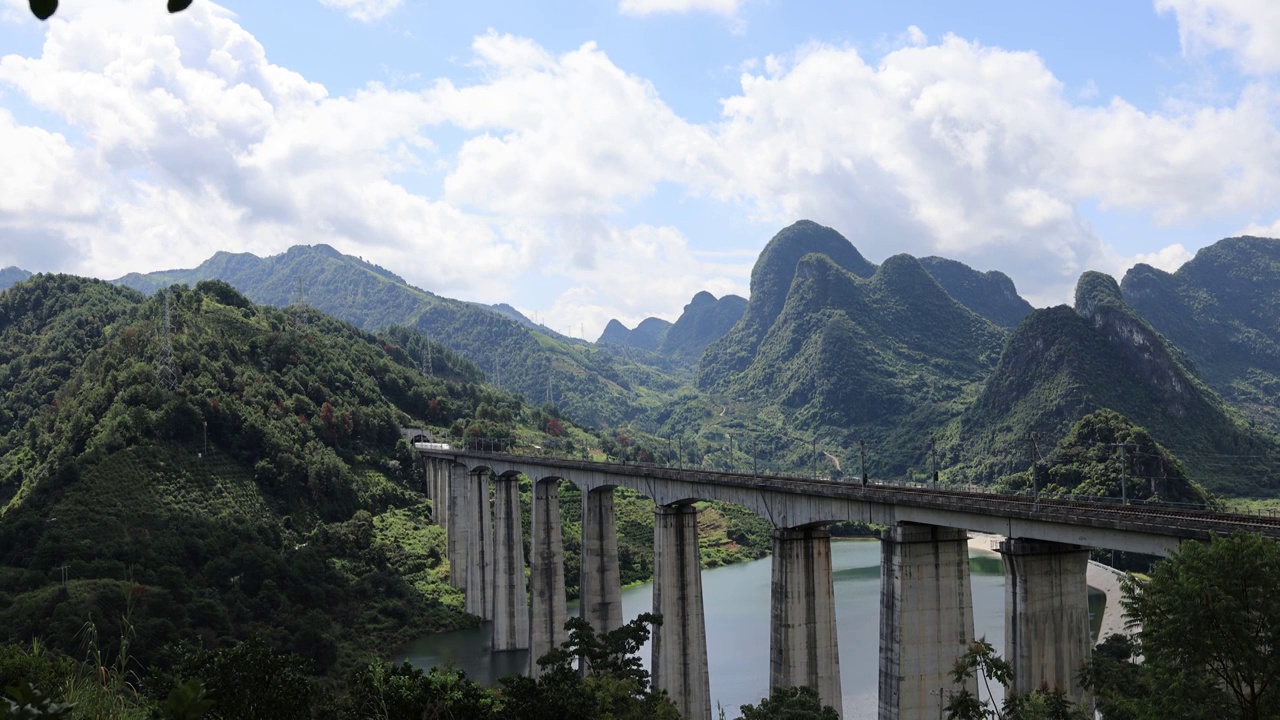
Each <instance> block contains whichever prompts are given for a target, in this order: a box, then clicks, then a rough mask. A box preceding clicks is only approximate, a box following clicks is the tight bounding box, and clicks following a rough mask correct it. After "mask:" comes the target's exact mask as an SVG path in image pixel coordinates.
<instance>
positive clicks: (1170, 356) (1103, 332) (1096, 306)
mask: <svg viewBox="0 0 1280 720" xmlns="http://www.w3.org/2000/svg"><path fill="white" fill-rule="evenodd" d="M1101 409H1111V410H1115V411H1117V412H1119V413H1121V414H1123V415H1124V416H1125V417H1127V418H1130V419H1131V420H1133V421H1134V422H1136V423H1138V424H1140V425H1142V426H1143V427H1145V428H1147V429H1148V430H1149V431H1150V432H1151V434H1152V436H1153V437H1155V438H1156V439H1157V440H1158V441H1159V442H1160V443H1161V444H1163V445H1164V446H1165V447H1168V448H1169V449H1170V450H1171V451H1173V452H1174V453H1175V454H1176V455H1178V456H1179V457H1181V458H1182V459H1183V461H1184V462H1185V463H1186V465H1187V468H1188V470H1189V472H1190V473H1191V476H1192V477H1193V478H1196V479H1197V480H1199V481H1200V482H1202V483H1203V484H1204V485H1205V486H1207V487H1209V488H1210V489H1212V490H1216V491H1219V492H1231V493H1245V494H1248V493H1269V492H1274V491H1275V489H1276V488H1275V484H1274V479H1273V478H1272V477H1270V472H1269V470H1268V468H1270V467H1274V459H1273V458H1274V453H1275V452H1276V443H1275V440H1274V438H1272V437H1270V436H1268V435H1267V434H1266V433H1264V432H1260V431H1258V430H1256V429H1254V428H1251V427H1249V426H1248V425H1247V423H1244V422H1243V421H1242V419H1241V418H1240V416H1239V415H1238V413H1236V412H1235V411H1234V410H1232V409H1231V408H1230V407H1229V406H1228V405H1227V404H1226V403H1224V402H1223V401H1222V399H1221V398H1220V397H1218V395H1217V394H1216V393H1214V392H1213V390H1211V389H1210V388H1208V387H1207V386H1206V385H1205V384H1204V383H1203V382H1201V381H1200V380H1199V379H1198V378H1197V377H1196V376H1195V375H1194V374H1193V373H1192V372H1191V371H1190V370H1189V369H1188V368H1187V367H1186V365H1185V364H1184V363H1183V361H1182V356H1181V353H1180V352H1179V351H1178V349H1177V348H1175V347H1172V346H1171V345H1169V343H1168V342H1167V341H1166V340H1165V338H1163V337H1162V336H1161V335H1160V334H1159V333H1156V332H1155V331H1154V330H1152V328H1151V327H1150V326H1149V325H1148V324H1147V323H1146V322H1145V321H1143V320H1142V319H1141V318H1140V317H1138V316H1137V315H1136V314H1135V313H1134V312H1133V310H1132V309H1130V308H1129V307H1128V306H1127V305H1126V304H1125V302H1124V299H1123V298H1122V297H1121V294H1120V288H1119V287H1118V286H1117V284H1116V282H1115V280H1113V279H1112V278H1111V277H1109V276H1106V275H1102V274H1101V273H1085V274H1084V275H1083V276H1082V277H1081V278H1080V282H1079V283H1078V286H1077V289H1076V306H1075V308H1074V309H1072V308H1069V307H1065V306H1060V307H1055V308H1048V309H1045V310H1036V311H1034V312H1033V313H1032V314H1031V315H1030V316H1028V317H1027V319H1026V320H1024V321H1023V322H1022V323H1021V324H1020V325H1019V326H1018V327H1017V328H1016V329H1015V330H1014V332H1013V335H1012V336H1011V337H1010V339H1009V342H1008V344H1007V345H1006V347H1005V350H1004V353H1003V355H1002V356H1001V358H1000V364H999V365H998V366H997V367H996V369H995V372H994V373H993V374H992V376H991V378H990V379H989V380H988V381H987V383H986V385H985V387H984V389H983V392H982V394H981V395H979V397H978V399H977V401H976V402H975V403H973V405H972V406H971V407H970V408H968V409H967V410H966V411H965V413H964V415H963V416H962V417H961V418H959V419H958V420H957V421H956V422H955V423H954V424H953V425H952V427H951V428H949V436H948V439H949V445H948V446H947V450H946V462H945V463H944V465H945V466H946V467H949V468H952V470H951V472H953V473H955V474H957V475H958V476H968V477H972V478H973V479H975V480H977V481H980V482H989V481H992V480H995V479H996V478H998V477H1001V476H1003V475H1007V474H1009V473H1011V472H1013V471H1015V470H1019V469H1023V468H1026V467H1027V465H1028V464H1029V460H1028V456H1029V450H1030V448H1029V445H1028V437H1029V434H1030V433H1032V432H1035V433H1039V434H1040V435H1041V436H1042V437H1043V438H1044V440H1045V441H1046V442H1047V443H1053V442H1057V441H1058V440H1059V439H1061V438H1063V437H1065V436H1066V435H1067V433H1068V431H1069V429H1070V428H1071V427H1072V425H1073V424H1074V423H1075V422H1076V421H1078V420H1080V419H1081V418H1083V417H1084V416H1086V415H1088V414H1090V413H1093V412H1095V411H1097V410H1101Z"/></svg>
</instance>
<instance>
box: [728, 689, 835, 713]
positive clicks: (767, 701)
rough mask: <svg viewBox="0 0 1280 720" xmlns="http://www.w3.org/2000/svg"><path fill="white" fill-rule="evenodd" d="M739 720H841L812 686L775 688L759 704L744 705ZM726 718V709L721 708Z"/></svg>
mask: <svg viewBox="0 0 1280 720" xmlns="http://www.w3.org/2000/svg"><path fill="white" fill-rule="evenodd" d="M740 709H741V711H742V715H741V716H739V718H738V720H840V713H839V712H838V711H837V710H836V709H835V708H833V707H831V706H830V705H823V704H822V700H820V699H819V698H818V692H817V691H816V690H814V689H813V688H810V687H789V688H774V689H773V692H772V693H771V694H770V695H769V697H767V698H762V699H761V700H760V704H759V705H743V706H742V707H741V708H740ZM720 718H721V720H723V719H724V709H723V708H721V710H720Z"/></svg>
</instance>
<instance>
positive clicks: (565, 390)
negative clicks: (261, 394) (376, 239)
mask: <svg viewBox="0 0 1280 720" xmlns="http://www.w3.org/2000/svg"><path fill="white" fill-rule="evenodd" d="M213 278H216V279H219V280H223V281H226V282H228V283H230V284H231V285H232V286H234V287H236V288H237V289H238V290H240V291H241V292H242V293H244V295H245V296H246V297H248V298H249V299H250V300H253V301H254V302H258V303H264V304H268V305H275V306H278V307H279V306H286V305H289V304H294V303H299V302H305V304H307V305H309V306H311V307H314V308H316V309H317V310H320V311H321V312H324V313H327V314H329V315H333V316H334V317H337V318H341V319H343V320H346V321H348V322H350V323H352V324H354V325H356V326H357V327H360V328H364V329H366V330H379V329H382V328H385V327H388V326H391V325H403V326H406V327H410V328H412V329H414V330H416V331H418V332H421V333H422V334H424V335H426V336H427V337H429V338H432V339H433V340H437V341H439V342H440V343H442V344H444V345H445V346H447V347H449V348H450V349H451V350H453V351H454V352H457V353H458V354H460V355H462V356H463V357H465V358H467V359H468V360H471V361H472V362H474V363H475V364H476V365H478V366H479V367H480V368H481V369H482V370H484V372H485V374H486V375H487V376H488V377H489V379H490V380H491V381H492V382H494V383H495V384H497V385H499V386H500V387H502V388H504V389H507V390H512V391H514V392H517V393H519V394H521V395H523V396H524V397H525V398H527V399H529V400H531V401H535V402H539V403H542V402H546V401H548V400H550V401H551V402H553V403H554V404H556V405H557V406H559V407H561V408H563V409H564V410H566V411H567V412H568V413H570V414H571V415H572V416H573V417H574V418H576V419H577V420H578V421H580V422H584V423H587V424H591V425H613V424H618V423H621V422H623V421H625V420H628V419H631V418H634V417H637V416H639V415H641V414H642V413H644V412H645V411H646V409H647V408H651V407H654V406H656V405H657V404H658V400H656V399H655V398H654V397H653V393H652V391H646V390H645V389H643V388H633V387H632V386H631V384H632V378H631V376H629V375H627V374H624V373H623V372H622V370H621V369H620V365H622V364H624V363H626V362H627V360H625V359H621V358H618V357H617V355H616V354H615V353H614V352H612V351H610V350H608V349H607V348H596V347H593V346H591V345H588V344H586V343H583V342H581V341H574V340H570V339H568V338H564V337H562V336H557V335H554V334H549V333H545V332H541V331H539V330H536V329H534V328H531V327H529V326H528V323H529V321H528V319H527V318H524V320H523V322H521V321H520V320H518V319H515V318H514V317H512V316H510V313H506V312H505V311H503V310H502V309H501V308H499V309H496V310H495V309H494V308H492V307H489V306H482V305H478V304H474V303H467V302H462V301H459V300H452V299H449V298H444V297H440V296H438V295H434V294H432V293H429V292H426V291H424V290H420V289H418V288H415V287H413V286H411V285H408V284H407V283H405V281H404V280H403V279H402V278H400V277H399V276H397V275H395V274H394V273H392V272H390V271H388V270H385V269H383V268H380V267H378V266H376V265H371V264H369V263H366V262H364V261H362V260H360V259H358V258H354V257H352V256H350V255H343V254H342V253H339V252H338V251H337V250H334V249H333V248H331V247H329V246H327V245H317V246H314V247H307V246H297V247H293V248H290V249H289V250H288V252H285V253H283V254H281V255H275V256H272V257H267V258H259V257H256V256H254V255H248V254H238V255H233V254H230V253H218V254H216V255H214V256H213V257H212V258H210V259H209V260H208V261H206V262H204V263H203V264H201V265H200V266H199V267H197V268H194V269H191V270H173V271H166V272H159V273H150V274H148V275H137V274H134V275H126V276H124V277H122V278H120V279H119V280H117V281H116V282H118V283H120V284H123V285H127V286H129V287H133V288H136V289H139V290H142V291H144V292H153V291H154V290H155V289H156V288H158V287H162V286H164V285H166V284H169V283H187V284H194V283H196V282H199V281H201V280H207V279H213ZM511 312H514V310H512V311H511ZM516 315H519V314H518V313H516ZM520 317H523V316H520ZM648 372H649V373H651V374H652V373H659V374H661V371H660V370H658V369H656V368H650V369H649V370H648ZM657 384H658V385H661V384H663V382H662V380H661V378H659V379H658V381H657Z"/></svg>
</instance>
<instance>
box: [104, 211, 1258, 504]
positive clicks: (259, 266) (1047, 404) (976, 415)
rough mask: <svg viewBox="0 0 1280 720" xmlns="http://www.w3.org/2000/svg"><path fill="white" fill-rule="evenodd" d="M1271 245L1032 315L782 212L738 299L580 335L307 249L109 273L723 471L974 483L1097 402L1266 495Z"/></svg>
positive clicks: (924, 264) (1225, 249)
mask: <svg viewBox="0 0 1280 720" xmlns="http://www.w3.org/2000/svg"><path fill="white" fill-rule="evenodd" d="M1277 245H1280V243H1278V242H1277V241H1275V240H1268V239H1262V238H1233V239H1228V240H1224V241H1221V242H1219V243H1217V244H1215V245H1213V246H1210V247H1209V248H1206V249H1204V250H1202V251H1201V252H1200V253H1199V255H1198V256H1197V258H1196V259H1195V260H1193V261H1192V262H1190V263H1188V264H1187V266H1186V267H1184V268H1183V269H1181V270H1179V271H1178V272H1177V273H1173V274H1168V273H1162V272H1160V271H1157V270H1154V269H1152V268H1150V267H1148V266H1143V265H1139V266H1137V267H1135V268H1134V269H1133V270H1132V271H1130V273H1129V274H1128V275H1127V276H1126V278H1125V282H1124V284H1123V292H1122V293H1121V292H1118V291H1115V290H1114V287H1113V286H1114V285H1115V283H1114V282H1113V281H1110V280H1109V279H1105V278H1104V277H1103V276H1099V275H1097V274H1086V275H1085V276H1084V277H1082V278H1081V288H1082V290H1087V292H1084V291H1082V293H1081V294H1080V300H1079V301H1078V302H1077V304H1076V308H1075V310H1072V309H1070V308H1051V309H1047V310H1036V311H1032V308H1031V306H1030V304H1028V303H1027V302H1026V301H1025V300H1024V299H1023V298H1021V297H1020V296H1019V295H1018V293H1017V290H1016V288H1015V287H1014V285H1013V282H1012V281H1011V280H1010V279H1009V278H1008V277H1007V276H1006V275H1004V274H1002V273H1000V272H998V271H986V272H980V271H977V270H974V269H973V268H970V267H968V266H966V265H964V264H962V263H958V262H955V261H952V260H948V259H945V258H938V257H928V258H923V259H918V260H917V259H914V258H910V257H908V256H897V257H893V258H889V259H888V260H886V261H885V262H884V264H883V265H882V266H880V267H877V266H876V265H875V264H873V263H871V262H869V261H868V260H866V259H865V258H864V257H863V256H862V255H861V254H860V253H859V252H858V251H857V249H856V248H855V247H854V246H853V244H852V243H850V242H849V241H848V240H847V239H845V238H844V237H842V236H841V235H840V234H839V233H838V232H836V231H835V230H833V229H831V228H827V227H823V226H821V225H818V224H816V223H813V222H810V221H800V222H797V223H795V224H793V225H791V226H789V227H787V228H784V229H783V230H781V231H780V232H779V233H778V234H777V235H775V236H774V238H773V239H772V240H771V241H770V242H769V243H768V245H767V246H766V247H765V248H764V250H763V251H762V252H761V254H760V257H759V260H758V261H757V263H756V265H755V267H754V269H753V271H752V278H751V283H752V285H751V297H750V300H743V299H742V298H738V297H736V296H732V295H730V296H725V297H724V298H721V299H719V300H717V299H716V298H715V297H714V296H712V295H710V294H709V293H698V294H697V295H696V296H695V297H694V298H693V300H692V301H691V302H690V303H689V304H688V305H687V306H686V307H685V309H684V313H683V314H682V315H681V317H680V318H679V320H677V321H676V322H675V323H667V322H666V321H662V320H659V319H656V318H649V319H648V320H646V321H645V322H642V323H641V324H640V325H639V326H638V327H636V328H634V329H628V328H626V327H625V326H623V325H622V324H621V323H617V322H616V321H615V322H611V323H610V325H609V327H607V328H606V330H605V332H604V334H602V336H601V338H600V341H599V342H598V343H596V344H594V345H593V344H589V343H583V342H582V341H578V340H571V339H568V338H564V337H563V336H559V335H557V334H555V333H553V332H550V331H547V330H545V329H541V330H539V329H534V327H535V325H534V323H532V322H531V321H530V320H529V319H528V318H525V317H524V316H523V315H520V314H519V313H518V312H516V311H515V310H514V309H510V308H502V307H500V306H496V307H490V306H481V305H476V304H471V303H461V302H457V301H453V300H449V299H447V298H441V297H438V296H435V295H433V294H431V293H429V292H425V291H422V290H418V289H416V288H412V287H410V286H408V285H406V284H405V283H404V282H403V280H402V279H401V278H399V277H398V276H396V275H394V274H393V273H390V272H388V271H386V270H384V269H381V268H377V267H376V266H372V265H369V264H367V263H364V262H363V261H360V260H358V259H356V258H351V257H349V256H345V255H342V254H340V253H338V252H336V251H334V250H333V249H332V248H328V247H326V246H317V247H314V248H308V247H295V248H292V249H291V250H289V251H288V252H287V253H284V254H283V255H279V256H275V257H270V258H257V257H254V256H248V255H230V254H226V253H220V254H218V255H217V256H215V257H214V258H212V259H211V260H210V261H208V262H206V263H205V264H203V265H201V266H200V267H199V268H197V269H195V270H190V271H174V272H170V273H158V274H152V275H148V276H127V277H126V278H122V280H121V282H124V283H126V284H129V285H131V286H135V287H138V288H141V289H144V290H147V289H153V288H155V287H157V286H158V285H157V283H159V282H162V281H168V280H174V279H183V280H184V281H188V282H190V281H193V280H195V279H198V278H202V277H209V276H217V277H220V278H222V279H225V280H227V281H228V282H231V283H232V284H233V285H236V286H237V287H240V288H241V289H242V290H244V291H245V292H246V293H247V294H248V295H249V296H250V297H251V298H255V299H259V300H263V301H266V302H270V303H276V304H287V303H289V302H298V301H302V300H305V302H306V303H308V304H310V305H312V306H315V307H317V308H319V309H322V310H325V311H327V312H331V313H334V314H336V315H338V316H339V317H343V318H345V319H348V320H350V321H352V322H354V323H356V324H357V325H359V326H361V327H364V328H366V329H377V328H383V327H389V326H391V325H402V326H404V327H405V328H407V329H409V330H413V331H418V332H422V333H423V334H425V335H427V336H429V337H433V338H437V339H438V340H439V341H440V342H442V343H445V344H447V346H448V348H449V349H450V350H451V351H453V352H454V353H456V356H457V357H458V358H466V359H468V360H471V361H473V362H474V365H473V366H472V367H474V368H476V369H478V371H479V372H480V373H482V374H483V377H484V378H485V379H486V381H487V382H489V383H491V384H493V385H496V386H499V387H503V388H507V389H511V390H514V391H516V392H518V393H520V394H521V395H523V396H524V397H525V398H526V399H527V400H529V401H532V402H535V403H538V404H545V403H547V402H548V401H550V402H551V403H553V404H554V405H555V406H557V407H559V408H561V409H563V410H564V411H565V412H566V413H567V414H568V415H569V416H571V417H574V418H575V419H576V420H578V421H580V422H583V423H585V424H586V425H589V426H593V427H595V428H597V429H599V430H601V431H603V434H604V435H605V436H606V437H612V436H613V435H615V434H629V435H645V434H648V435H652V436H655V438H654V441H655V442H656V443H658V444H663V443H670V444H672V445H673V446H679V447H683V448H686V450H685V455H686V456H687V458H688V459H690V460H691V461H692V460H696V461H708V462H711V463H713V464H718V465H719V466H722V467H741V466H744V465H745V464H747V463H751V464H752V465H753V466H757V467H770V468H775V469H783V468H785V469H799V468H806V469H812V468H813V466H814V460H813V456H814V454H815V451H816V449H817V447H818V446H819V445H821V451H820V452H818V455H819V458H820V459H821V463H819V464H821V465H822V466H823V470H824V471H826V472H842V471H844V469H845V468H844V467H842V466H841V465H840V462H841V460H840V459H841V458H843V459H844V462H845V463H848V462H849V461H850V460H851V459H853V458H855V457H856V458H857V459H858V461H859V462H860V463H861V460H862V457H863V451H865V457H866V465H867V468H868V470H869V471H870V472H871V473H872V474H878V475H885V476H890V477H894V476H902V475H916V476H920V475H923V474H927V473H931V472H932V471H933V470H934V469H937V470H939V471H940V472H941V473H942V476H943V477H944V479H945V478H951V479H955V480H956V481H973V480H976V481H981V482H990V481H993V480H995V479H997V478H1000V477H1005V476H1008V475H1009V474H1011V473H1015V472H1019V471H1022V470H1025V469H1026V468H1027V466H1028V464H1029V462H1030V461H1029V459H1028V457H1029V456H1028V446H1027V433H1029V432H1037V433H1041V434H1042V435H1043V437H1044V439H1045V441H1046V442H1047V443H1050V444H1052V443H1055V442H1057V441H1059V440H1061V439H1063V438H1064V437H1066V434H1067V433H1068V431H1069V430H1070V428H1071V427H1072V426H1073V424H1074V423H1075V422H1077V421H1078V420H1080V419H1081V418H1083V417H1084V416H1086V415H1088V414H1089V413H1091V412H1094V411H1095V410H1099V409H1103V408H1110V409H1114V410H1117V411H1119V412H1122V413H1124V415H1125V416H1126V417H1130V418H1132V419H1133V420H1134V421H1135V422H1137V423H1140V424H1141V425H1142V426H1143V427H1146V428H1148V430H1149V431H1150V432H1151V433H1152V435H1153V437H1155V438H1156V439H1157V440H1158V441H1159V442H1161V443H1164V444H1165V445H1166V446H1168V447H1169V448H1170V449H1171V450H1172V451H1174V452H1176V453H1177V454H1178V455H1179V456H1180V457H1182V458H1183V460H1184V462H1185V463H1186V467H1187V469H1188V472H1190V473H1191V475H1192V476H1193V477H1194V478H1196V479H1198V480H1200V481H1202V482H1204V483H1205V484H1206V485H1207V486H1209V487H1211V488H1212V489H1214V490H1218V491H1224V492H1239V493H1271V492H1273V491H1275V490H1276V489H1277V488H1276V487H1275V485H1276V477H1275V473H1274V467H1275V465H1276V460H1275V458H1274V456H1273V455H1272V453H1273V452H1274V450H1273V448H1274V447H1275V446H1276V440H1275V433H1276V430H1277V428H1278V427H1280V379H1278V378H1280V350H1277V349H1276V348H1280V325H1277V324H1276V323H1277V321H1276V320H1275V318H1276V317H1280V306H1277V307H1272V306H1273V305H1277V303H1278V302H1280V260H1278V258H1280V252H1278V251H1277V250H1276V248H1277ZM299 278H302V279H303V281H302V282H301V283H299V281H298V279H299ZM1104 279H1105V280H1106V282H1104V281H1103V280H1104ZM1107 283H1110V285H1107ZM1104 286H1105V287H1104ZM300 288H302V289H305V292H304V293H299V289H300ZM1100 288H1101V289H1100ZM304 296H305V297H304ZM499 349H500V351H499ZM423 362H425V363H426V364H428V365H429V364H430V357H429V355H428V357H426V358H424V360H423ZM469 377H470V379H471V380H472V381H475V380H477V379H478V376H476V375H471V376H469ZM690 380H692V382H691V381H690ZM1250 422H1253V423H1257V425H1258V426H1257V427H1251V426H1250ZM815 438H816V441H815Z"/></svg>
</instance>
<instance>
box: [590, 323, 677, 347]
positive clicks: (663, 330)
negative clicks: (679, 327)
mask: <svg viewBox="0 0 1280 720" xmlns="http://www.w3.org/2000/svg"><path fill="white" fill-rule="evenodd" d="M670 329H671V323H670V322H668V321H666V320H663V319H662V318H656V317H649V318H645V319H644V320H641V321H640V324H639V325H636V326H635V328H633V329H628V328H627V326H626V325H623V324H622V323H620V322H618V321H617V320H610V321H609V324H608V325H605V328H604V332H602V333H600V338H599V339H598V340H596V342H597V343H600V344H613V345H624V346H627V347H633V348H639V349H640V350H648V351H650V352H656V351H657V350H658V347H659V346H661V345H662V341H663V340H664V339H666V337H667V331H668V330H670Z"/></svg>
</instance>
